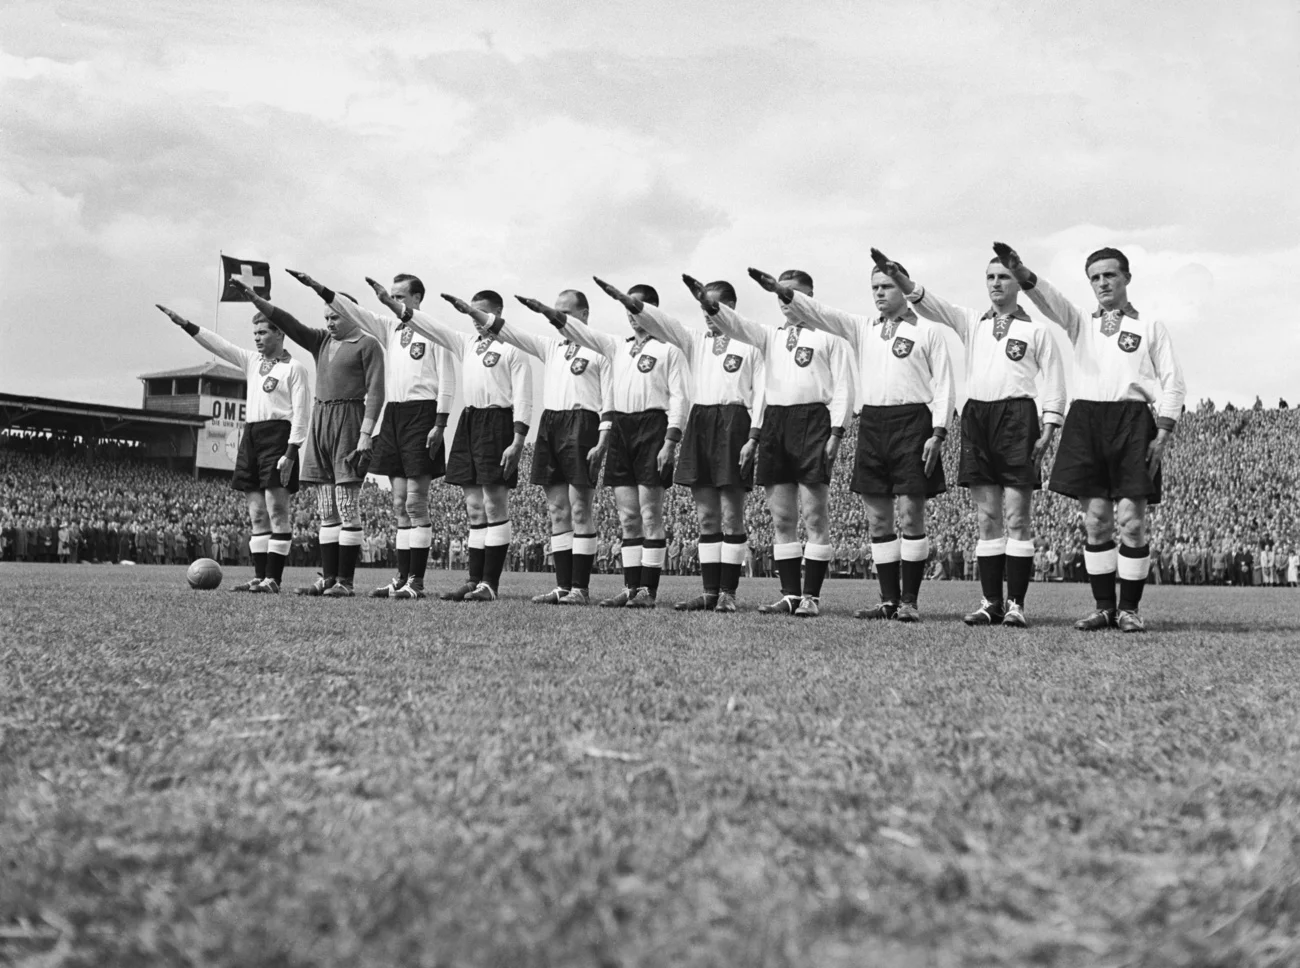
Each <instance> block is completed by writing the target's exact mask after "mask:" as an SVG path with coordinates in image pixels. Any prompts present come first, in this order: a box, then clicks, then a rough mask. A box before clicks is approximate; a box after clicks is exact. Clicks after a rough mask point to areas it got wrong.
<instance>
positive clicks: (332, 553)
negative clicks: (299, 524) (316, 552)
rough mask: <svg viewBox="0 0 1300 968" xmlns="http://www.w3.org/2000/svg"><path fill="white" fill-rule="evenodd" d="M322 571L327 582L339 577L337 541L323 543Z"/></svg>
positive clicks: (321, 554) (321, 545) (321, 548)
mask: <svg viewBox="0 0 1300 968" xmlns="http://www.w3.org/2000/svg"><path fill="white" fill-rule="evenodd" d="M320 571H321V575H322V576H323V577H324V578H325V579H326V581H328V580H330V579H333V578H337V577H338V576H339V543H338V542H337V541H330V542H325V541H322V542H321V544H320Z"/></svg>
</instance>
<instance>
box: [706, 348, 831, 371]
mask: <svg viewBox="0 0 1300 968" xmlns="http://www.w3.org/2000/svg"><path fill="white" fill-rule="evenodd" d="M808 353H809V359H811V358H812V355H811V354H812V350H809V351H808ZM744 362H745V358H744V357H743V356H737V355H736V354H735V353H728V354H727V358H726V359H725V360H723V361H722V368H723V369H724V370H726V371H727V372H728V373H735V372H736V371H737V370H739V369H740V365H741V364H742V363H744Z"/></svg>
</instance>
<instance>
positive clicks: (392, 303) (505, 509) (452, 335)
mask: <svg viewBox="0 0 1300 968" xmlns="http://www.w3.org/2000/svg"><path fill="white" fill-rule="evenodd" d="M366 281H367V282H369V283H370V285H371V287H372V288H373V289H374V290H375V294H376V295H377V296H378V297H379V300H380V302H382V303H384V304H385V305H386V306H388V307H389V308H390V309H392V310H393V311H394V312H397V311H398V307H400V306H401V303H398V302H397V301H396V300H395V299H394V298H393V297H392V296H390V295H389V294H388V293H387V292H386V291H385V289H384V287H383V286H381V285H380V284H379V283H377V282H375V281H374V280H373V279H367V280H366ZM443 298H444V299H446V300H447V301H448V302H450V303H451V304H452V305H453V306H455V307H456V309H457V310H459V311H460V312H463V313H465V314H466V315H468V316H470V317H471V318H473V320H474V323H475V325H476V326H477V327H478V329H479V332H478V333H477V334H476V335H473V336H471V335H469V334H467V333H461V332H457V331H456V330H454V329H452V328H451V327H450V326H448V325H447V324H446V323H444V322H442V321H440V320H439V319H437V318H435V317H434V316H433V315H432V314H430V313H427V312H424V311H423V310H421V309H417V310H415V312H414V313H412V315H411V320H410V323H409V324H408V325H410V326H412V327H414V328H415V330H416V332H418V333H420V334H421V335H423V336H426V337H428V338H429V339H431V340H433V341H434V342H435V343H437V344H438V345H439V346H442V347H444V348H445V349H446V350H447V352H448V353H450V354H451V355H452V356H453V357H455V358H456V359H458V360H460V383H461V392H462V393H463V394H464V399H465V409H464V410H462V411H461V414H460V420H459V421H457V423H456V433H455V436H454V437H453V439H452V444H451V456H450V458H448V460H447V483H448V484H456V485H458V486H459V487H460V488H461V489H462V490H463V491H464V494H465V510H466V513H467V515H468V517H469V537H468V540H467V541H466V545H467V547H468V549H469V555H468V557H469V581H468V582H466V583H465V584H464V585H462V586H461V587H459V588H457V589H455V590H454V591H447V592H443V593H442V595H441V596H439V597H441V598H442V599H443V600H444V601H455V602H460V601H467V602H493V601H496V598H497V593H498V591H499V589H500V584H501V572H502V570H503V569H504V568H505V564H506V554H507V552H508V551H509V549H510V538H511V534H510V489H511V488H513V487H515V486H516V485H517V484H518V483H519V455H520V454H521V453H523V449H524V439H525V438H526V437H527V436H528V423H529V421H530V420H531V419H532V414H533V380H532V374H531V373H530V372H529V369H528V361H527V360H526V359H525V358H524V355H523V353H521V352H520V351H519V350H517V349H516V348H515V347H513V346H510V345H509V344H506V343H503V342H501V341H500V340H498V339H497V338H496V337H495V336H494V335H493V334H492V333H491V332H489V331H487V327H489V326H490V325H491V324H492V322H493V321H494V320H495V318H496V317H497V316H499V315H501V308H502V307H501V297H500V296H499V295H498V294H497V293H495V292H493V291H491V290H490V289H487V290H484V291H483V292H480V293H476V294H475V296H474V298H473V300H472V302H469V303H467V302H465V301H463V300H461V299H457V298H456V297H455V296H447V295H444V296H443Z"/></svg>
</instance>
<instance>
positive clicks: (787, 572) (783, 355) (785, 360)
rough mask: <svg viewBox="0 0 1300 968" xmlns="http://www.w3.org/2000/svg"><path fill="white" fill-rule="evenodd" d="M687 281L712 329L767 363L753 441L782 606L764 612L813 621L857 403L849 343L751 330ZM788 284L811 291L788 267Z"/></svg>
mask: <svg viewBox="0 0 1300 968" xmlns="http://www.w3.org/2000/svg"><path fill="white" fill-rule="evenodd" d="M754 271H755V270H750V273H751V275H752V274H753V273H754ZM684 280H685V282H686V284H687V286H688V287H689V288H690V289H691V292H692V294H693V295H694V296H695V298H696V300H697V301H699V303H700V306H701V307H702V308H703V309H704V312H705V314H706V316H707V318H708V321H709V322H710V324H711V325H713V326H714V327H716V328H717V330H718V331H719V332H721V333H722V334H723V335H725V336H727V337H728V338H730V339H733V340H736V341H737V342H740V343H747V344H749V345H750V346H753V347H754V348H755V349H757V350H758V351H759V353H760V354H761V355H762V357H763V360H764V377H763V399H764V410H763V421H762V426H761V427H753V428H751V429H750V431H749V436H750V439H751V440H756V441H757V442H758V443H757V457H756V459H755V465H754V481H755V483H757V484H760V485H762V487H763V488H764V490H765V491H766V493H767V506H768V510H769V511H770V512H771V515H772V530H773V532H774V537H775V545H774V547H773V549H772V554H773V558H774V560H775V561H776V568H777V573H778V574H779V575H780V577H781V598H780V599H779V600H778V601H776V602H774V603H773V604H771V605H760V606H759V609H758V610H759V611H760V612H762V613H764V614H776V615H797V616H799V617H800V618H814V617H816V616H817V615H818V614H820V612H821V588H822V583H823V582H824V581H825V579H826V571H827V569H828V568H829V566H830V560H831V558H832V557H834V548H833V547H832V546H831V535H830V516H829V504H830V480H831V469H832V468H833V467H834V465H835V457H836V455H837V454H838V453H839V449H840V440H841V438H843V436H844V422H845V420H846V419H847V418H848V409H849V401H850V400H851V399H852V397H853V371H852V369H851V365H850V363H849V357H848V352H847V349H846V347H845V345H844V341H843V340H841V339H838V338H836V337H834V336H829V335H827V334H825V333H819V332H816V331H815V330H812V329H808V328H807V327H805V326H803V325H802V324H801V323H800V322H799V321H798V320H796V319H793V318H788V319H787V322H786V323H785V325H783V326H781V327H779V328H777V327H773V326H764V325H761V324H759V323H755V322H752V321H750V320H748V319H746V318H745V317H744V316H741V315H740V314H739V313H737V312H736V311H735V310H734V309H732V308H731V307H730V306H728V305H726V304H725V303H723V302H721V301H720V300H719V299H717V298H716V297H714V296H712V295H710V294H709V293H708V292H707V291H705V289H704V287H703V286H701V285H700V284H699V283H698V282H696V281H695V280H694V279H691V278H690V277H684ZM781 280H782V283H788V284H789V285H791V286H796V287H800V288H801V289H803V290H806V291H807V292H808V293H809V294H811V293H812V283H811V279H810V277H809V276H808V274H807V273H805V272H802V271H801V270H798V269H790V270H788V271H786V272H785V273H783V274H782V275H781ZM774 281H775V280H774ZM783 308H785V307H784V304H783ZM800 518H802V520H803V525H804V529H805V530H806V531H807V535H808V543H807V545H806V546H801V545H800V544H799V522H800ZM801 565H802V568H801Z"/></svg>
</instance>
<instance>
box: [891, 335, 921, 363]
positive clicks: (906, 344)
mask: <svg viewBox="0 0 1300 968" xmlns="http://www.w3.org/2000/svg"><path fill="white" fill-rule="evenodd" d="M915 345H916V341H915V340H910V339H908V338H907V337H906V336H900V337H898V339H896V340H894V355H895V356H897V357H898V358H899V359H900V360H903V359H906V358H907V357H909V356H911V355H912V347H913V346H915Z"/></svg>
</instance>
